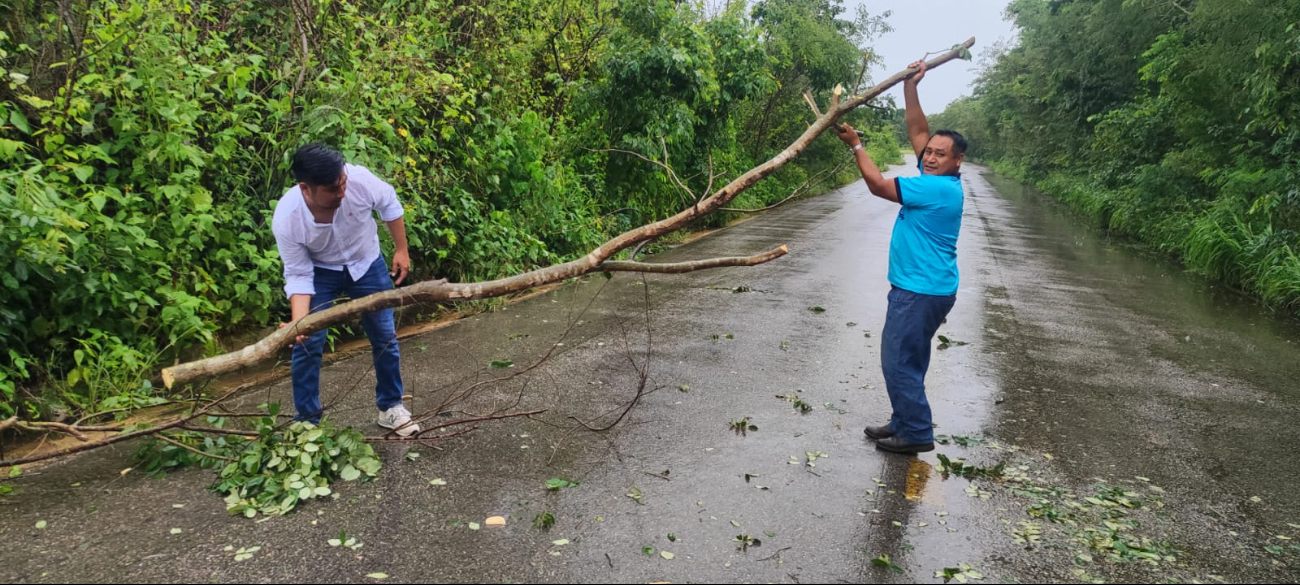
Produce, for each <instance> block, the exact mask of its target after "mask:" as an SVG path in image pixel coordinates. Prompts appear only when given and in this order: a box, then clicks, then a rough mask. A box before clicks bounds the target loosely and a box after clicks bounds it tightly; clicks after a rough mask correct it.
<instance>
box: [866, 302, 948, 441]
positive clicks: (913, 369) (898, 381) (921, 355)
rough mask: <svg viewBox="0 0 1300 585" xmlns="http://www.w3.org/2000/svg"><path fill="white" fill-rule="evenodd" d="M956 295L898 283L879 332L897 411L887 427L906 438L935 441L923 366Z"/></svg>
mask: <svg viewBox="0 0 1300 585" xmlns="http://www.w3.org/2000/svg"><path fill="white" fill-rule="evenodd" d="M955 302H957V295H951V296H945V297H940V296H934V295H923V294H918V293H914V292H911V291H906V290H903V289H901V288H898V287H894V288H893V289H892V290H890V291H889V311H888V313H886V316H885V331H884V334H883V335H882V336H881V343H880V365H881V369H882V370H883V371H884V374H885V388H886V389H887V390H888V391H889V403H890V405H892V406H893V409H894V414H893V416H892V417H891V418H890V420H889V427H890V428H891V429H892V430H893V431H894V433H895V434H897V435H898V438H899V439H900V440H902V441H903V442H904V443H905V444H908V445H912V444H916V443H932V442H934V428H933V425H932V424H931V422H932V419H931V418H930V401H928V400H926V398H925V372H926V370H929V369H930V341H931V340H932V339H933V338H934V334H935V332H937V331H938V330H939V324H940V323H943V319H944V317H947V316H948V311H951V310H952V305H953V303H955Z"/></svg>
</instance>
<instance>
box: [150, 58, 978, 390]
mask: <svg viewBox="0 0 1300 585" xmlns="http://www.w3.org/2000/svg"><path fill="white" fill-rule="evenodd" d="M974 44H975V39H974V37H972V38H970V39H969V40H967V41H966V42H965V43H962V44H960V45H956V46H954V47H953V49H952V50H950V51H948V52H947V53H944V54H943V55H940V56H939V57H937V58H935V59H934V60H932V61H930V62H928V63H927V65H928V67H929V68H931V69H933V68H935V67H938V66H940V65H943V64H944V63H947V62H948V61H951V60H953V59H957V58H959V57H962V56H964V55H966V54H968V49H969V48H970V47H971V46H972V45H974ZM913 71H914V70H913V69H910V68H909V69H905V70H903V71H900V72H898V73H895V74H894V75H893V76H891V77H889V78H888V79H886V80H885V81H883V82H881V83H879V84H878V85H876V86H875V87H873V88H871V89H870V90H868V91H867V92H866V93H863V94H861V95H857V96H852V97H851V98H850V99H848V100H846V101H844V102H842V103H835V102H837V101H838V100H839V96H838V95H836V96H835V99H834V100H833V101H832V107H831V108H830V109H829V110H828V111H827V112H825V113H820V112H817V113H818V114H819V115H818V117H817V119H816V120H815V121H814V122H813V123H812V124H811V125H810V126H808V129H807V130H805V131H804V133H803V134H802V135H801V136H799V138H798V139H797V140H795V141H794V143H792V144H790V146H788V147H786V148H785V150H782V151H781V152H780V153H778V154H777V155H776V156H774V157H772V158H771V159H769V160H768V161H767V162H764V163H763V164H761V165H759V166H757V167H754V168H752V169H750V170H749V171H748V172H746V173H745V174H743V175H741V176H740V177H737V178H736V179H735V180H733V181H731V182H730V183H728V184H727V185H726V186H724V187H722V188H721V189H719V190H718V191H717V192H716V193H713V194H712V195H709V196H708V197H706V198H705V199H704V200H702V201H700V202H698V203H697V204H695V205H692V206H691V207H690V208H688V209H685V210H683V211H681V212H680V213H678V214H676V215H674V216H672V217H669V218H667V219H663V220H660V221H656V222H654V223H650V224H646V225H643V226H641V227H638V228H635V229H632V230H629V231H626V232H623V233H622V234H619V235H618V236H616V237H614V238H612V239H610V240H609V241H607V242H605V243H604V244H601V245H600V246H599V247H597V248H596V249H595V250H592V251H591V252H590V253H588V254H587V255H585V256H583V257H581V258H577V259H575V260H570V261H568V262H564V263H562V264H556V265H554V266H548V267H546V268H539V269H537V270H533V271H531V272H526V273H523V274H519V275H516V276H511V277H509V278H502V279H497V280H490V281H485V282H467V283H461V282H456V283H448V282H444V281H431V282H422V283H419V284H414V285H411V286H408V287H404V288H398V289H393V290H390V291H385V292H382V293H378V294H374V295H370V296H367V297H363V298H361V299H357V300H354V301H350V302H347V303H342V304H339V305H337V306H334V307H331V308H329V309H326V310H324V311H321V312H319V313H313V314H310V315H308V316H306V317H304V318H302V319H301V320H299V321H298V322H296V323H294V325H293V326H290V327H284V328H282V329H279V330H277V331H276V332H274V333H272V334H271V335H268V336H267V337H265V338H263V339H262V340H261V341H258V342H257V343H254V344H252V345H249V346H247V347H245V348H243V349H241V350H239V351H235V352H231V353H227V354H223V355H219V356H215V357H210V358H206V359H201V360H197V361H193V362H189V363H184V364H180V365H176V366H172V367H170V368H165V369H164V370H163V371H162V378H163V383H164V384H165V385H166V386H167V387H168V388H173V387H175V386H176V385H177V384H185V383H188V382H192V381H195V380H199V379H203V378H208V377H212V376H217V375H221V374H225V373H228V372H232V371H235V370H238V369H240V368H244V367H247V366H251V365H254V364H256V363H258V362H260V361H262V360H265V359H269V358H272V357H274V356H275V355H276V354H277V353H279V352H280V351H281V350H282V349H283V348H285V347H287V346H288V345H289V344H290V343H291V340H293V339H294V338H295V337H296V336H298V335H305V334H309V333H312V332H315V331H319V330H321V329H325V328H327V327H330V326H332V325H335V324H338V323H342V322H344V321H347V320H349V319H352V318H353V317H355V316H357V315H360V314H362V313H368V312H371V311H377V310H381V309H389V308H393V307H401V306H405V305H412V304H431V303H439V302H445V301H460V300H473V299H486V298H492V297H499V296H504V295H509V294H514V293H519V292H523V291H526V290H528V289H531V288H535V287H538V286H542V285H546V284H551V283H555V282H560V281H563V280H566V279H569V278H574V277H578V276H582V275H584V274H588V273H591V272H601V271H603V270H604V268H603V266H604V265H605V264H606V262H607V261H608V260H609V259H610V258H612V257H614V255H615V254H617V253H619V252H620V251H622V250H625V249H627V248H630V247H632V246H635V245H636V244H638V243H640V242H643V241H646V240H650V239H653V238H657V237H659V236H662V235H664V234H667V233H669V232H673V231H676V230H678V229H681V228H683V227H686V226H687V225H688V224H690V223H691V222H693V221H695V220H697V219H699V218H701V217H703V216H705V215H708V214H710V213H712V212H714V211H717V210H718V209H720V208H722V207H723V206H725V205H726V204H727V203H729V202H731V200H732V199H735V197H736V196H737V195H739V194H740V193H741V192H743V191H744V190H745V189H748V188H749V187H751V186H753V185H754V184H755V183H757V182H759V181H760V180H762V179H763V178H764V177H766V176H768V175H770V174H772V173H773V172H775V171H776V170H777V169H779V168H781V167H782V166H784V165H785V164H786V163H788V162H790V161H791V160H793V159H794V158H795V157H796V156H798V155H799V153H801V152H803V150H804V149H805V148H807V147H808V145H809V144H811V143H812V141H813V140H814V139H816V138H817V137H818V136H820V135H821V133H822V132H825V131H826V130H827V129H829V128H830V127H831V126H832V125H833V124H835V123H836V122H837V121H838V120H839V119H840V118H841V117H842V116H843V115H844V114H846V113H848V112H849V111H851V110H853V109H854V108H857V107H859V106H861V105H863V104H865V103H867V101H869V100H871V99H873V98H875V97H876V96H878V95H880V94H882V93H884V92H885V90H888V89H889V88H890V87H893V86H894V85H897V84H898V83H899V82H901V81H903V80H904V79H905V78H906V77H907V76H908V75H910V74H911V73H912V72H913ZM810 105H812V106H814V111H816V108H815V106H816V103H815V102H813V103H812V104H810ZM768 254H769V255H770V254H771V253H770V252H769V253H768ZM760 256H763V255H760ZM776 257H779V255H774V256H771V257H770V258H767V259H768V260H771V259H772V258H776ZM755 263H757V261H756V262H755ZM723 265H726V264H723ZM616 266H618V265H616ZM653 266H654V265H644V266H635V265H632V266H629V265H627V264H623V265H621V266H620V268H618V269H620V270H632V271H642V272H649V271H656V270H655V269H653Z"/></svg>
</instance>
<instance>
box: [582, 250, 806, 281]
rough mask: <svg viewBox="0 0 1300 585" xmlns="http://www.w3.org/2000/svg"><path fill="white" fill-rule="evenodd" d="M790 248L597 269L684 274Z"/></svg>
mask: <svg viewBox="0 0 1300 585" xmlns="http://www.w3.org/2000/svg"><path fill="white" fill-rule="evenodd" d="M789 252H790V250H789V249H788V248H786V247H785V245H784V244H783V245H781V246H778V247H776V248H772V249H771V250H768V251H766V252H763V253H762V254H755V255H753V256H734V257H727V258H710V259H708V260H694V261H691V262H671V263H663V264H651V263H647V262H632V261H627V260H607V261H606V262H605V263H604V264H601V265H600V267H599V268H597V270H600V271H602V272H649V273H654V274H682V273H685V272H695V271H696V270H707V269H709V268H723V267H727V266H756V265H758V264H762V263H764V262H770V261H772V260H775V259H777V258H780V257H782V256H785V255H786V254H788V253H789Z"/></svg>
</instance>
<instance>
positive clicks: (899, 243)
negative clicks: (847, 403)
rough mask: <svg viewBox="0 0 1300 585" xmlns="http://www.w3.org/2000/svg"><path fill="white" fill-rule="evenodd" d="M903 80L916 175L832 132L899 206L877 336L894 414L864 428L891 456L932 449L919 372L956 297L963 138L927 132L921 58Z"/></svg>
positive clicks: (846, 133)
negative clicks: (883, 163) (893, 171)
mask: <svg viewBox="0 0 1300 585" xmlns="http://www.w3.org/2000/svg"><path fill="white" fill-rule="evenodd" d="M910 67H914V68H916V69H917V71H916V72H915V73H913V74H912V76H911V77H908V78H907V79H906V80H905V81H904V82H903V97H904V99H905V100H906V103H907V111H906V120H907V133H908V136H909V137H910V138H911V141H912V149H913V150H914V151H915V152H916V157H917V159H918V160H917V166H918V167H919V168H920V170H921V176H919V177H899V178H895V179H893V180H890V179H886V178H885V177H884V176H883V175H881V173H880V169H879V168H877V167H876V163H875V162H873V161H872V160H871V156H869V155H868V154H867V151H866V150H863V149H862V143H861V140H860V139H859V138H858V134H857V132H856V131H855V130H854V129H853V127H852V126H849V125H848V124H842V125H841V126H840V127H838V128H836V132H837V133H838V134H839V137H840V139H841V140H843V141H844V142H845V144H848V145H849V146H851V147H853V154H854V156H855V157H856V158H857V161H858V169H859V170H860V171H862V178H863V179H865V180H866V182H867V188H868V189H870V190H871V193H872V194H874V195H875V196H877V197H880V198H882V199H888V200H890V201H893V202H895V203H898V204H899V205H901V206H902V208H901V209H900V210H899V211H898V219H896V220H895V221H894V233H893V236H892V238H891V240H890V243H889V283H890V284H891V285H893V287H892V289H891V290H890V291H889V310H888V313H887V314H886V316H885V331H884V334H883V335H882V336H881V337H882V340H881V349H880V362H881V369H882V370H883V371H884V375H885V387H886V388H887V390H888V391H889V402H890V404H891V405H892V406H893V416H892V417H891V418H890V420H889V423H888V424H885V425H881V426H878V427H867V428H866V430H865V432H866V435H867V437H868V438H870V439H872V440H875V441H876V448H877V449H880V450H882V451H889V452H893V453H909V454H910V453H920V452H923V451H933V450H934V430H933V425H932V424H931V418H930V403H929V401H927V400H926V398H925V372H926V370H928V369H929V368H930V342H931V340H932V339H933V338H934V334H935V332H936V331H938V330H939V324H940V323H942V322H943V320H944V318H945V317H947V316H948V311H950V310H952V305H953V303H954V302H956V300H957V234H958V233H959V232H960V231H961V213H962V199H963V194H962V188H961V173H960V170H961V163H962V160H963V159H964V158H965V155H966V139H965V138H963V137H962V135H961V134H958V133H956V132H952V131H949V130H940V131H939V132H936V133H935V134H934V136H931V135H930V125H929V123H927V122H926V120H925V114H924V113H923V112H922V111H921V103H920V100H919V99H918V98H917V94H916V85H917V84H918V83H920V81H921V78H923V77H925V68H926V65H925V61H924V60H922V61H917V62H915V63H912V64H911V65H910Z"/></svg>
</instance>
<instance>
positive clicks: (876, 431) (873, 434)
mask: <svg viewBox="0 0 1300 585" xmlns="http://www.w3.org/2000/svg"><path fill="white" fill-rule="evenodd" d="M862 432H863V433H865V434H866V435H867V438H868V439H871V440H872V441H879V440H881V439H888V438H890V437H892V436H894V435H895V433H894V431H893V429H890V428H889V425H881V426H878V427H867V428H865V429H862Z"/></svg>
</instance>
